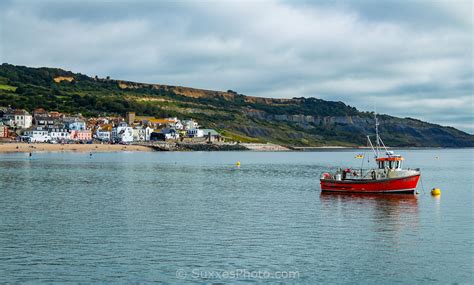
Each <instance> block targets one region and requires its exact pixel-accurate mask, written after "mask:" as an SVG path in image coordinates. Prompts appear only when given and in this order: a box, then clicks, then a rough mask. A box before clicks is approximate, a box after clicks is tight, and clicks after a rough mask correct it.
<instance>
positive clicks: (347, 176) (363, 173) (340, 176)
mask: <svg viewBox="0 0 474 285" xmlns="http://www.w3.org/2000/svg"><path fill="white" fill-rule="evenodd" d="M328 174H329V176H327V174H326V176H325V174H322V175H321V178H322V179H329V180H366V179H378V178H384V177H386V173H385V172H380V171H377V170H376V169H360V168H359V169H338V170H337V171H336V172H335V173H331V174H330V173H328Z"/></svg>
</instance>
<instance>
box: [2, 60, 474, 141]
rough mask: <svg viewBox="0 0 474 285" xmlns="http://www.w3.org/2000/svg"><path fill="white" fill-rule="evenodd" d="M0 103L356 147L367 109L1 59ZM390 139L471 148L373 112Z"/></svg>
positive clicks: (243, 136) (463, 137) (368, 127)
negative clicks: (175, 120) (132, 115)
mask: <svg viewBox="0 0 474 285" xmlns="http://www.w3.org/2000/svg"><path fill="white" fill-rule="evenodd" d="M0 86H2V88H0V107H1V106H12V107H14V108H24V109H27V110H33V109H35V108H39V107H41V108H45V109H47V110H56V111H60V112H66V113H82V114H85V115H100V114H118V115H124V114H125V112H127V111H134V112H136V113H137V114H140V115H149V116H156V117H170V116H177V117H183V118H194V119H197V120H198V121H199V122H200V123H201V125H203V126H205V127H207V128H214V129H216V130H218V131H220V132H221V134H223V135H224V136H225V137H227V138H230V139H233V140H236V141H240V142H248V143H265V142H271V143H276V144H281V145H287V146H325V145H329V146H363V145H365V143H366V138H365V136H366V135H368V134H373V133H374V125H375V124H374V115H373V113H370V112H362V111H359V110H357V109H356V108H354V107H351V106H348V105H346V104H344V103H343V102H333V101H325V100H321V99H316V98H301V97H300V98H298V97H295V98H290V99H275V98H260V97H252V96H246V95H243V94H239V93H237V92H235V91H232V90H228V91H213V90H203V89H196V88H189V87H181V86H170V85H163V84H147V83H136V82H130V81H124V80H114V79H110V78H98V77H90V76H87V75H83V74H80V73H73V72H71V71H65V70H62V69H57V68H30V67H24V66H14V65H10V64H2V65H1V66H0ZM379 122H380V133H381V136H382V137H383V138H384V141H385V142H386V143H387V144H388V145H390V146H399V147H473V146H474V136H473V135H470V134H467V133H465V132H462V131H460V130H457V129H455V128H452V127H446V126H440V125H436V124H431V123H428V122H423V121H420V120H417V119H413V118H397V117H393V116H389V115H380V116H379Z"/></svg>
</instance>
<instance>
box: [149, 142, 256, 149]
mask: <svg viewBox="0 0 474 285" xmlns="http://www.w3.org/2000/svg"><path fill="white" fill-rule="evenodd" d="M150 147H152V148H153V149H154V150H156V151H243V150H249V149H248V148H247V147H245V146H244V145H241V144H231V143H219V144H214V143H179V142H163V143H154V144H152V145H150Z"/></svg>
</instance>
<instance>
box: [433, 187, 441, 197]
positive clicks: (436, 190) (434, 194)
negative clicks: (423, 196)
mask: <svg viewBox="0 0 474 285" xmlns="http://www.w3.org/2000/svg"><path fill="white" fill-rule="evenodd" d="M431 195H433V196H439V195H441V190H440V189H439V188H433V189H431Z"/></svg>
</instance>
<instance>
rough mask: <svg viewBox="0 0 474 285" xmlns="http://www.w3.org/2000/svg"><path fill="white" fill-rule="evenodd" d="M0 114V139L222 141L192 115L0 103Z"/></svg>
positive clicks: (82, 142)
mask: <svg viewBox="0 0 474 285" xmlns="http://www.w3.org/2000/svg"><path fill="white" fill-rule="evenodd" d="M0 118H1V121H0V139H1V140H2V141H16V142H29V143H53V144H54V143H62V144H65V143H81V144H86V143H89V144H90V143H93V142H100V143H110V144H131V143H135V142H154V141H181V142H183V141H185V142H219V141H223V138H222V136H221V135H220V134H219V133H218V132H217V131H216V130H214V129H205V128H201V127H200V126H199V123H198V122H197V121H195V120H193V119H181V118H176V117H174V118H155V117H151V116H138V115H136V114H135V112H128V113H126V115H125V117H121V116H104V117H85V116H83V115H81V114H74V115H71V114H63V113H60V112H56V111H47V110H44V109H42V108H38V109H35V110H34V111H33V112H32V113H29V112H27V111H26V110H21V109H12V108H9V107H0Z"/></svg>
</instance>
